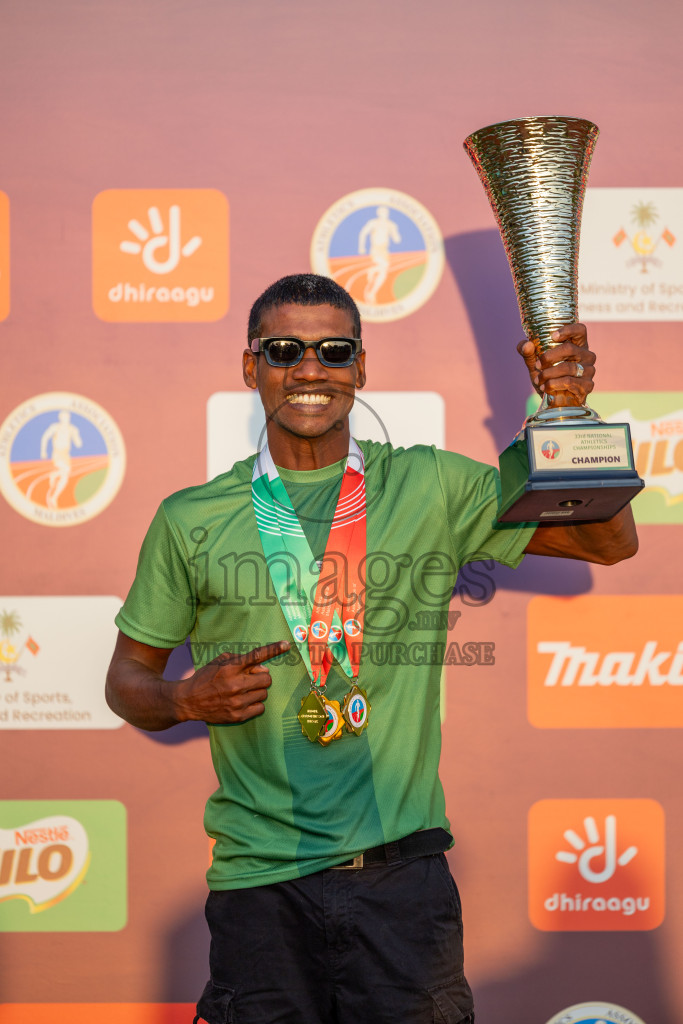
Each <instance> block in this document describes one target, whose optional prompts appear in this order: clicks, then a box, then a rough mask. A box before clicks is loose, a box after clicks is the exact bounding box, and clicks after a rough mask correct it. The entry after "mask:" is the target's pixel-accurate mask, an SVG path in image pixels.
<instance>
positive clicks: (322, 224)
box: [311, 188, 444, 323]
mask: <svg viewBox="0 0 683 1024" xmlns="http://www.w3.org/2000/svg"><path fill="white" fill-rule="evenodd" d="M311 266H312V268H313V270H314V271H315V272H316V273H317V274H324V275H325V276H326V277H331V278H332V279H333V280H335V281H336V282H337V283H338V284H340V285H342V287H343V288H346V290H347V291H348V292H350V294H351V295H352V296H353V298H354V299H355V301H356V304H357V305H358V308H359V310H360V313H361V316H362V317H363V319H364V320H368V321H371V322H377V323H387V322H389V321H391V320H400V319H401V318H402V317H404V316H408V315H409V314H410V313H414V312H415V310H416V309H419V308H420V306H423V305H424V303H425V302H426V301H427V300H428V299H429V298H430V296H431V295H432V293H433V292H434V290H435V288H436V286H437V285H438V283H439V281H440V280H441V274H442V272H443V267H444V247H443V239H442V237H441V232H440V231H439V227H438V225H437V223H436V221H435V220H434V218H433V217H432V215H431V213H429V211H428V210H426V209H425V207H424V206H422V204H421V203H419V202H418V201H417V200H416V199H413V198H412V196H408V195H406V194H405V193H404V192H397V191H396V190H395V189H389V188H366V189H360V190H359V191H358V192H350V193H349V194H348V195H346V196H343V198H341V199H339V200H338V201H337V202H336V203H334V204H333V205H332V206H330V208H329V209H328V210H326V211H325V213H324V214H323V216H322V217H321V218H320V221H319V222H318V225H317V227H316V229H315V231H314V233H313V239H312V242H311Z"/></svg>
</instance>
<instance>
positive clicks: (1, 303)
mask: <svg viewBox="0 0 683 1024" xmlns="http://www.w3.org/2000/svg"><path fill="white" fill-rule="evenodd" d="M8 316H9V199H8V197H7V196H6V195H5V193H4V192H0V320H5V319H7V317H8Z"/></svg>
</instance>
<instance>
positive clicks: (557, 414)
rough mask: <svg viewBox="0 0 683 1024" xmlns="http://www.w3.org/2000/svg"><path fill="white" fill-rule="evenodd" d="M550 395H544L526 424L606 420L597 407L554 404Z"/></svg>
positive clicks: (547, 424) (565, 423) (601, 421)
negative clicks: (601, 416)
mask: <svg viewBox="0 0 683 1024" xmlns="http://www.w3.org/2000/svg"><path fill="white" fill-rule="evenodd" d="M550 397H551V396H548V395H544V396H543V401H542V402H541V404H540V405H539V407H538V409H537V410H536V412H535V413H534V414H533V416H528V417H527V419H526V420H525V423H524V426H525V427H527V426H533V425H534V424H535V423H544V424H545V425H546V426H552V425H553V424H557V425H558V426H559V425H560V424H562V425H563V426H568V427H569V426H580V425H581V424H584V423H603V422H604V421H603V420H602V419H601V418H600V416H599V415H598V414H597V412H596V411H595V409H591V407H590V406H589V405H554V404H553V403H552V402H551V401H550Z"/></svg>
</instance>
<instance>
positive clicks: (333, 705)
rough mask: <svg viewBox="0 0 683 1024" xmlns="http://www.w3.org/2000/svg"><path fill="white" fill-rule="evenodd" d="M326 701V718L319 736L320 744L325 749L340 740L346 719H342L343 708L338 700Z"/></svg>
mask: <svg viewBox="0 0 683 1024" xmlns="http://www.w3.org/2000/svg"><path fill="white" fill-rule="evenodd" d="M323 699H324V701H325V713H326V716H327V717H326V718H325V722H324V724H323V727H322V729H321V730H320V733H319V734H318V737H317V739H318V743H322V745H323V746H324V747H326V746H327V744H328V743H331V742H332V740H338V739H339V737H340V736H341V734H342V730H343V728H344V719H343V718H342V713H341V708H340V706H339V701H338V700H327V699H325V698H323Z"/></svg>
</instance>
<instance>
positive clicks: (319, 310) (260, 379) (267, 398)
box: [243, 303, 365, 468]
mask: <svg viewBox="0 0 683 1024" xmlns="http://www.w3.org/2000/svg"><path fill="white" fill-rule="evenodd" d="M354 334H355V332H354V328H353V322H352V319H351V316H350V314H349V313H348V312H347V311H346V310H344V309H337V308H336V307H334V306H328V305H323V306H300V305H298V304H294V303H290V304H288V305H284V306H274V307H272V308H271V309H268V310H266V312H265V313H264V314H263V316H262V318H261V337H262V338H300V339H301V340H302V341H319V340H320V339H321V338H353V337H354ZM243 371H244V380H245V383H246V384H247V387H250V388H257V389H258V392H259V394H260V396H261V401H262V402H263V408H264V410H265V413H266V420H267V423H268V442H269V445H270V447H271V450H272V449H273V448H274V447H275V448H278V449H279V448H280V447H281V446H284V450H285V451H287V450H292V446H294V448H296V447H297V446H298V445H299V444H300V442H301V441H304V442H306V441H308V445H307V447H310V446H311V444H312V445H313V446H314V447H315V446H318V445H320V446H322V449H325V450H328V449H330V450H331V451H332V453H334V452H336V450H337V448H339V449H340V451H341V454H340V455H338V456H337V459H341V458H343V457H344V455H346V452H347V450H348V416H349V412H350V411H351V407H352V406H353V399H354V392H355V389H356V388H361V387H363V385H364V384H365V352H360V353H359V354H358V355H357V357H356V359H355V360H354V362H353V363H352V364H351V366H343V367H330V366H323V364H322V363H321V362H320V360H319V359H318V355H317V353H316V351H315V349H312V348H309V349H306V351H305V352H304V356H303V359H302V360H301V362H300V363H299V364H298V365H297V366H289V367H276V366H270V365H269V364H268V362H267V361H266V357H265V355H263V354H260V355H256V354H255V353H253V352H250V351H249V349H247V350H246V351H245V352H244V355H243ZM322 449H321V450H322ZM342 449H343V450H342ZM273 456H274V457H275V451H273ZM280 457H282V456H280ZM326 461H327V460H326ZM329 461H330V462H331V461H336V459H333V458H331V457H330V458H329ZM280 464H281V465H283V464H284V463H282V462H281V463H280ZM323 464H324V463H323ZM292 468H295V467H292Z"/></svg>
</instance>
